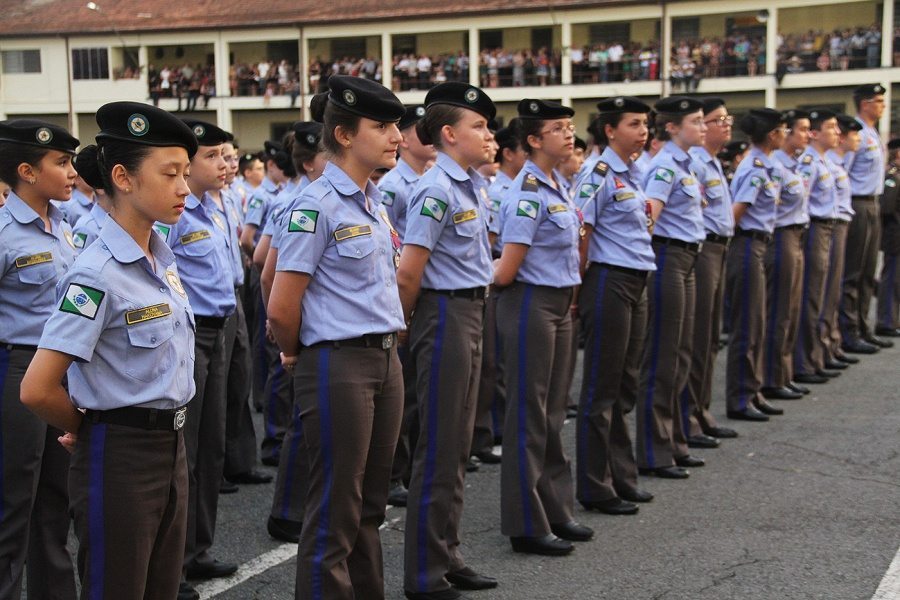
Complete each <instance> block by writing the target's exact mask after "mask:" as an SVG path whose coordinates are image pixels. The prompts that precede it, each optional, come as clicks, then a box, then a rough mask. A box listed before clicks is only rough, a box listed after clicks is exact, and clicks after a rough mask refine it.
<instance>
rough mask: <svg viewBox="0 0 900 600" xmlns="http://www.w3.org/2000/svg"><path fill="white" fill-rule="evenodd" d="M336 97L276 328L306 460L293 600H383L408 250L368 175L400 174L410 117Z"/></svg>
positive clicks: (321, 103) (380, 104) (363, 98)
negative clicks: (400, 288) (401, 284)
mask: <svg viewBox="0 0 900 600" xmlns="http://www.w3.org/2000/svg"><path fill="white" fill-rule="evenodd" d="M329 85H330V87H331V91H330V92H328V93H327V94H320V95H317V96H315V97H314V98H313V101H312V112H313V117H314V118H315V119H316V120H321V121H323V122H324V125H325V126H324V129H323V133H322V136H323V144H324V146H325V148H326V149H327V151H328V152H329V153H330V154H331V156H332V157H333V160H332V161H330V162H329V163H328V164H327V165H326V167H325V172H324V173H323V174H322V177H320V178H319V179H317V180H316V181H315V182H314V183H312V184H310V186H309V187H307V188H306V189H305V190H304V191H303V193H302V194H301V196H300V197H299V198H297V199H296V200H295V201H294V202H293V204H292V205H291V206H290V213H289V217H288V218H287V219H286V222H285V226H286V229H285V231H284V233H283V236H282V239H281V243H280V246H279V255H278V265H277V273H276V275H275V281H274V282H273V284H272V293H271V295H270V297H269V305H268V309H269V320H270V323H271V327H272V331H273V333H274V334H275V337H276V339H277V340H278V344H279V346H280V347H281V348H282V350H283V355H284V364H285V366H286V367H287V368H288V369H292V370H293V375H294V393H295V394H296V396H297V402H298V403H299V406H300V410H301V420H302V426H303V433H304V437H305V438H306V446H307V449H308V452H309V493H308V495H307V499H306V513H305V515H304V518H303V523H304V527H303V531H302V532H301V534H300V547H299V551H298V559H297V587H296V591H295V596H296V598H310V599H313V600H321V599H323V598H329V599H330V598H348V599H349V598H354V597H355V598H376V599H377V598H383V597H384V575H383V567H382V559H381V540H380V538H379V534H378V527H379V525H381V523H382V522H383V521H384V511H385V505H386V502H387V492H388V484H389V482H390V475H391V461H392V459H393V456H394V446H395V444H396V442H397V435H398V433H399V431H400V422H401V418H402V413H403V380H402V371H401V367H400V359H399V358H398V356H397V332H398V331H400V330H401V329H403V328H404V323H403V310H402V306H401V304H400V300H399V298H398V295H397V291H396V290H397V288H396V287H395V286H396V276H395V272H394V269H395V267H396V254H395V253H396V252H397V250H398V249H399V240H398V239H397V237H396V236H397V234H396V231H395V230H394V228H393V226H392V225H391V223H390V220H389V219H388V217H387V213H386V212H385V210H384V208H383V207H382V206H381V203H380V202H379V196H380V194H379V193H378V190H377V188H376V187H375V186H374V185H373V184H372V183H371V182H370V181H369V175H370V174H371V173H372V171H373V170H374V169H375V168H376V167H392V166H394V165H395V164H396V159H395V157H396V153H397V147H398V145H399V144H400V141H401V139H402V138H401V136H400V131H399V130H398V129H397V126H396V123H397V121H398V120H399V119H400V117H401V116H403V105H402V104H401V103H400V101H399V100H397V98H396V97H395V96H394V95H393V94H392V93H391V92H390V91H388V90H386V89H385V88H384V87H382V86H381V85H379V84H377V83H375V82H373V81H369V80H366V79H360V78H356V77H350V76H342V75H334V76H332V77H331V79H330V80H329ZM335 317H337V318H335Z"/></svg>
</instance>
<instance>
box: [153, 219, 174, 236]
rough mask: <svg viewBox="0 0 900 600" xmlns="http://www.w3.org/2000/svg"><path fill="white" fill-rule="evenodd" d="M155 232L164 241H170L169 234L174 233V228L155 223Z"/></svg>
mask: <svg viewBox="0 0 900 600" xmlns="http://www.w3.org/2000/svg"><path fill="white" fill-rule="evenodd" d="M153 231H155V232H156V233H158V234H159V235H160V236H161V237H162V239H164V240H168V239H169V232H170V231H172V228H171V227H170V226H168V225H163V224H162V223H154V224H153Z"/></svg>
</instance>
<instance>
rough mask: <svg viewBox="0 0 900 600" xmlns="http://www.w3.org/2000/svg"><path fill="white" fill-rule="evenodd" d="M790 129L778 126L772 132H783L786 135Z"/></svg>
mask: <svg viewBox="0 0 900 600" xmlns="http://www.w3.org/2000/svg"><path fill="white" fill-rule="evenodd" d="M788 131H790V129H788V128H787V127H778V128H777V129H773V130H772V133H783V134H784V135H787V133H788Z"/></svg>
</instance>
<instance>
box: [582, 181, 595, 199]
mask: <svg viewBox="0 0 900 600" xmlns="http://www.w3.org/2000/svg"><path fill="white" fill-rule="evenodd" d="M598 187H600V186H598V185H594V184H593V183H582V184H581V187H580V188H578V197H579V198H590V197H591V196H593V195H594V192H596V191H597V188H598Z"/></svg>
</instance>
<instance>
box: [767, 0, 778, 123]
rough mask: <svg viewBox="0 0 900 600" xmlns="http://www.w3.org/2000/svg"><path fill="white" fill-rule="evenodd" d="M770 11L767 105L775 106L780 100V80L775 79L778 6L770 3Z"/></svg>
mask: <svg viewBox="0 0 900 600" xmlns="http://www.w3.org/2000/svg"><path fill="white" fill-rule="evenodd" d="M766 10H768V11H769V20H768V21H767V22H766V74H767V75H768V76H769V78H768V81H766V106H768V107H771V108H774V107H775V106H776V103H777V102H778V97H777V93H776V88H777V86H778V81H777V80H776V79H775V71H776V69H777V68H778V6H777V5H775V4H770V5H769V6H767V7H766Z"/></svg>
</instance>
